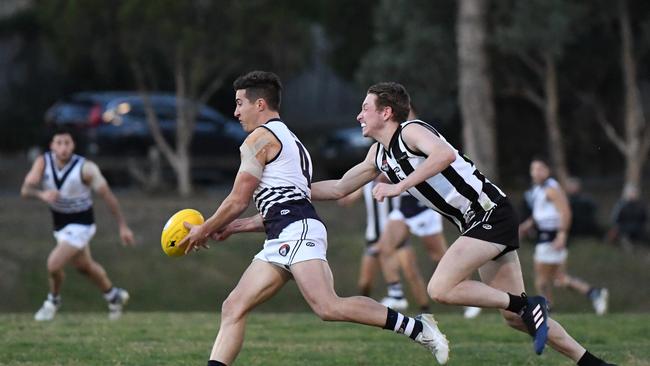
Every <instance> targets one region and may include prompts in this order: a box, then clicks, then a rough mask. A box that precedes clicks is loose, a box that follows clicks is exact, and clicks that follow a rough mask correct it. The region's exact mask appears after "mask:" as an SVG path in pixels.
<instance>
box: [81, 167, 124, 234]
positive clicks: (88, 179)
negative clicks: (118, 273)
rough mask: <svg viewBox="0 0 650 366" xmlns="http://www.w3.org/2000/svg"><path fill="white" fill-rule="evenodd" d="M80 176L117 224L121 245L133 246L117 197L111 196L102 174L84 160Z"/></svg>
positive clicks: (111, 192) (97, 168)
mask: <svg viewBox="0 0 650 366" xmlns="http://www.w3.org/2000/svg"><path fill="white" fill-rule="evenodd" d="M81 176H82V177H83V181H84V183H85V184H87V185H89V186H90V188H92V190H93V191H94V192H96V193H97V194H99V195H100V196H101V197H102V199H103V200H104V202H106V205H107V206H108V209H109V210H110V211H111V214H113V217H115V220H116V221H117V224H118V226H119V230H120V240H121V241H122V244H123V245H133V244H135V239H134V236H133V231H131V228H129V225H127V223H126V219H125V218H124V214H122V209H121V208H120V203H119V201H118V200H117V197H115V195H114V194H113V191H112V190H111V187H110V186H109V185H108V182H107V181H106V178H104V176H103V175H102V172H101V171H100V170H99V167H98V166H97V164H95V163H94V162H92V161H90V160H86V161H85V162H84V165H83V166H82V167H81Z"/></svg>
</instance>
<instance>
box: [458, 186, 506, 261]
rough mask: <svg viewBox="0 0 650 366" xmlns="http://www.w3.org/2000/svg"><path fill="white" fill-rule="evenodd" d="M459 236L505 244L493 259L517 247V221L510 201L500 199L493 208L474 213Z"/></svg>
mask: <svg viewBox="0 0 650 366" xmlns="http://www.w3.org/2000/svg"><path fill="white" fill-rule="evenodd" d="M461 236H468V237H470V238H475V239H479V240H484V241H487V242H490V243H496V244H501V245H505V246H506V248H505V249H504V250H503V251H502V252H501V253H499V255H497V256H496V257H494V259H497V258H499V257H501V256H503V255H504V254H506V253H508V252H510V251H513V250H516V249H517V248H519V222H518V219H517V214H516V213H515V210H514V209H513V208H512V205H511V204H510V201H509V200H508V199H507V198H505V199H502V200H500V201H499V203H498V204H497V206H496V207H494V208H493V209H491V210H489V211H483V212H481V213H478V214H476V215H475V216H474V219H473V220H472V221H471V222H470V223H469V224H468V225H467V229H465V231H463V233H462V234H461Z"/></svg>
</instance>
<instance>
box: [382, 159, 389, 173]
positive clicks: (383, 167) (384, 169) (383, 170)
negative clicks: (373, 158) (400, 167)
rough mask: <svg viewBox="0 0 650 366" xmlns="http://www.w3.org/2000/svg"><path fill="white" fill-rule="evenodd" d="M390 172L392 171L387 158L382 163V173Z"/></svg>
mask: <svg viewBox="0 0 650 366" xmlns="http://www.w3.org/2000/svg"><path fill="white" fill-rule="evenodd" d="M389 170H390V167H389V166H388V161H387V160H386V158H384V159H383V160H382V161H381V171H382V172H388V171H389Z"/></svg>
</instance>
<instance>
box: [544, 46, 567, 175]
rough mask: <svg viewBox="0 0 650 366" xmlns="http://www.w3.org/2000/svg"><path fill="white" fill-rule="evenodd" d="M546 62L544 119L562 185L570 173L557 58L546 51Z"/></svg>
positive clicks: (555, 166) (550, 150)
mask: <svg viewBox="0 0 650 366" xmlns="http://www.w3.org/2000/svg"><path fill="white" fill-rule="evenodd" d="M544 64H545V65H544V66H545V73H544V91H545V93H546V98H544V99H545V104H544V119H545V122H546V133H547V135H548V148H549V156H550V159H551V163H552V164H553V170H554V172H555V177H556V178H557V179H558V181H559V182H560V184H561V185H562V186H566V182H567V179H568V178H569V173H568V169H567V164H566V155H565V153H564V143H563V141H562V132H561V131H560V124H559V119H560V118H559V113H558V107H559V96H558V85H557V70H556V64H555V58H554V57H553V55H552V54H551V53H550V52H545V53H544Z"/></svg>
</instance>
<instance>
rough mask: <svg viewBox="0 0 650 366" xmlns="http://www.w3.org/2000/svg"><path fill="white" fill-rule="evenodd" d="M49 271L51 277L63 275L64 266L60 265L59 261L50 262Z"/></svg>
mask: <svg viewBox="0 0 650 366" xmlns="http://www.w3.org/2000/svg"><path fill="white" fill-rule="evenodd" d="M47 271H48V272H49V273H50V275H62V273H63V266H62V265H61V264H60V263H58V261H53V260H48V261H47Z"/></svg>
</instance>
